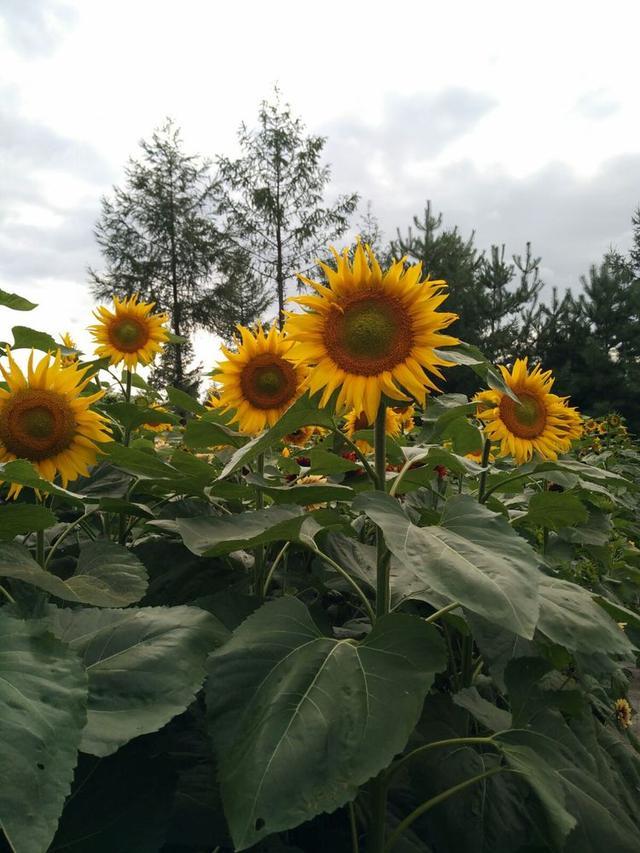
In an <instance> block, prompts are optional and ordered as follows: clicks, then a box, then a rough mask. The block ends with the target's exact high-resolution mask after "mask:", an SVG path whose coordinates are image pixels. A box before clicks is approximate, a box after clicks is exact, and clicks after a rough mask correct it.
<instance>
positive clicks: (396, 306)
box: [286, 244, 458, 422]
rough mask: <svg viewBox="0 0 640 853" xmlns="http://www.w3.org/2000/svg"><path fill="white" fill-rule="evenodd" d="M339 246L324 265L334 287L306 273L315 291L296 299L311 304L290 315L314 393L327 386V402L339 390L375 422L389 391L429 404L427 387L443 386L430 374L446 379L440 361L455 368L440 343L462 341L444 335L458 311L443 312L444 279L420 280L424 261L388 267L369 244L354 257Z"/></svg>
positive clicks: (343, 400) (296, 351)
mask: <svg viewBox="0 0 640 853" xmlns="http://www.w3.org/2000/svg"><path fill="white" fill-rule="evenodd" d="M332 251H333V254H334V258H335V262H336V268H335V269H334V268H333V267H330V266H328V265H327V264H321V267H322V269H323V271H324V273H325V276H326V278H327V282H328V286H326V285H324V284H320V283H319V282H316V281H312V280H311V279H309V278H306V277H305V276H300V280H301V281H303V282H304V283H305V284H307V285H309V287H312V288H313V289H314V290H315V294H313V295H311V296H297V297H294V298H292V299H291V301H292V302H297V303H298V304H299V305H302V306H303V308H304V309H305V310H304V311H303V312H301V313H297V314H294V313H292V312H288V313H287V323H286V332H287V334H288V336H289V337H290V338H291V339H292V340H294V341H295V342H296V343H295V346H294V347H293V349H292V350H291V358H292V359H294V360H295V361H296V363H298V364H308V365H309V366H313V367H314V368H315V369H314V370H313V371H312V373H311V375H310V380H309V388H310V390H311V393H312V394H315V393H316V392H317V391H320V390H323V394H322V397H321V399H320V405H321V406H325V405H326V404H327V402H328V401H329V399H330V397H331V395H332V394H333V392H334V391H335V390H336V389H338V388H339V389H340V391H339V394H338V397H337V401H336V408H337V409H338V410H342V409H344V408H353V409H355V410H356V411H357V412H365V413H366V415H367V417H368V419H369V421H370V422H373V421H374V419H375V416H376V412H377V410H378V407H379V404H380V400H381V397H382V394H385V395H386V396H387V397H390V398H391V399H393V400H403V401H407V402H409V401H410V399H411V397H414V398H415V399H417V400H419V401H420V402H421V403H423V404H424V401H425V397H426V393H427V391H428V390H434V389H435V390H437V389H436V386H435V384H434V382H433V381H432V379H431V377H430V375H429V374H433V375H434V376H436V377H438V378H440V379H442V378H443V376H442V373H441V372H440V370H439V367H442V366H445V365H448V366H451V365H450V363H449V362H447V361H445V360H444V359H442V358H441V357H439V356H438V355H437V353H436V352H435V348H436V347H442V346H451V345H453V344H457V343H458V339H457V338H454V337H452V336H451V335H444V334H442V330H443V329H446V328H447V326H449V325H450V324H451V323H453V321H454V320H455V319H456V315H455V314H451V313H443V312H439V311H437V310H436V309H437V308H438V307H439V306H440V305H441V304H442V303H443V302H444V300H445V299H446V293H445V292H444V290H445V288H446V284H445V282H444V281H429V280H425V281H420V276H421V271H422V268H421V265H420V264H416V265H415V266H412V267H409V268H408V269H405V267H404V262H403V261H402V260H401V261H397V262H395V263H393V264H392V265H391V266H390V268H389V269H388V270H387V271H386V272H383V271H382V269H381V268H380V264H379V263H378V261H377V260H376V257H375V255H374V253H373V251H372V250H371V248H370V247H368V246H367V247H366V248H364V247H363V246H362V245H360V244H358V246H357V247H356V250H355V253H354V257H353V262H351V261H350V260H349V254H348V250H346V249H345V251H344V252H343V254H342V255H339V254H338V253H337V252H336V251H335V250H332ZM407 395H410V396H407Z"/></svg>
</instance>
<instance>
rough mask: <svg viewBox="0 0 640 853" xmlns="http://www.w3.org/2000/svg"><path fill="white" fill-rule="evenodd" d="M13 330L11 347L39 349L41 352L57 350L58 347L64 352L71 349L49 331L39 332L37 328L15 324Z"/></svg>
mask: <svg viewBox="0 0 640 853" xmlns="http://www.w3.org/2000/svg"><path fill="white" fill-rule="evenodd" d="M11 331H12V332H13V346H12V347H11V349H14V350H16V349H37V350H40V351H41V352H56V350H58V349H60V350H62V351H63V352H68V351H69V350H68V348H67V347H65V346H63V344H60V343H58V342H57V341H56V340H55V339H54V338H52V337H51V335H50V334H48V332H38V331H36V329H30V328H28V327H27V326H14V327H13V328H12V329H11Z"/></svg>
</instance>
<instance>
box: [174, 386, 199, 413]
mask: <svg viewBox="0 0 640 853" xmlns="http://www.w3.org/2000/svg"><path fill="white" fill-rule="evenodd" d="M167 397H168V398H169V402H170V403H173V405H174V406H176V407H177V408H178V409H184V410H185V411H187V412H191V413H192V414H194V415H199V414H201V413H203V412H206V411H207V410H206V408H205V407H204V406H203V405H202V403H199V402H198V400H196V398H195V397H192V396H191V394H187V393H186V391H181V390H180V388H172V387H171V386H169V387H168V388H167Z"/></svg>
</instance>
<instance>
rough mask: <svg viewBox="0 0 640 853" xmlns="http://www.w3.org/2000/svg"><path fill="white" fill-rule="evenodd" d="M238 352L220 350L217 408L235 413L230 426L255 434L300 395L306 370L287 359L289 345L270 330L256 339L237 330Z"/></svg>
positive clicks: (277, 416) (261, 331)
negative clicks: (221, 357) (221, 355)
mask: <svg viewBox="0 0 640 853" xmlns="http://www.w3.org/2000/svg"><path fill="white" fill-rule="evenodd" d="M238 330H239V332H240V336H241V339H242V340H241V343H240V344H239V345H238V349H237V352H232V351H231V350H229V349H227V348H226V347H223V348H222V351H223V353H224V354H225V355H226V357H227V360H226V361H223V362H221V363H220V364H218V367H217V370H216V371H215V378H216V379H217V380H218V382H219V383H220V385H221V388H220V399H219V400H218V401H217V405H218V406H219V407H220V408H221V409H222V411H224V412H227V411H229V410H234V415H233V417H232V418H231V420H230V421H229V423H232V424H233V423H237V424H238V428H239V430H240V432H244V433H249V434H256V433H258V432H261V431H262V430H263V429H264V428H265V427H267V426H270V427H271V426H273V425H274V424H275V423H277V421H278V420H279V419H280V418H281V417H282V415H283V414H284V412H286V410H287V409H288V408H289V406H290V405H291V404H292V403H293V402H294V401H295V400H296V399H297V398H298V397H299V396H300V394H301V393H302V384H303V382H304V380H305V378H306V370H305V369H304V368H303V367H299V366H298V367H296V365H294V364H293V363H292V362H291V361H290V359H289V350H290V349H291V345H292V342H291V341H289V340H287V339H286V337H285V336H284V335H283V333H282V332H280V331H278V330H277V329H276V328H275V326H273V327H272V328H271V329H270V330H269V333H268V334H266V333H265V332H264V330H263V329H262V328H261V327H260V328H258V331H257V332H256V333H255V335H254V334H253V333H252V332H250V331H249V329H246V328H244V326H238Z"/></svg>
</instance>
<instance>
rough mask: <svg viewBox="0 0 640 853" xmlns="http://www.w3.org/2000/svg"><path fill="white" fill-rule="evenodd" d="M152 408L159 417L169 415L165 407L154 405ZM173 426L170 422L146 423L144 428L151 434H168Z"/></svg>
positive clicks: (143, 425)
mask: <svg viewBox="0 0 640 853" xmlns="http://www.w3.org/2000/svg"><path fill="white" fill-rule="evenodd" d="M150 408H151V409H152V410H153V411H154V412H157V413H158V414H159V415H163V414H164V415H168V414H169V411H168V409H166V408H165V407H164V406H161V405H160V404H159V403H153V404H152V405H151V406H150ZM172 426H173V424H172V423H171V422H170V421H165V422H162V423H144V424H142V427H143V428H144V429H146V430H149V431H150V432H166V431H167V430H170V429H171V427H172Z"/></svg>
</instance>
